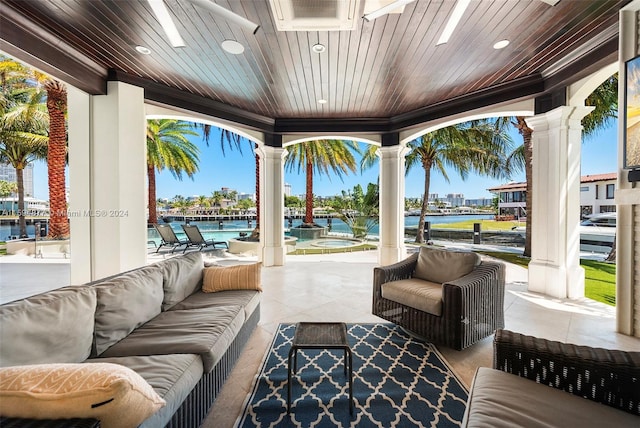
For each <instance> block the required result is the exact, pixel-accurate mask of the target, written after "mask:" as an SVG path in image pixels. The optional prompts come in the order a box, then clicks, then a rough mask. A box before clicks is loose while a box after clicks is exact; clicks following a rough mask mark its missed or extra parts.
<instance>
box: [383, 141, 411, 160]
mask: <svg viewBox="0 0 640 428" xmlns="http://www.w3.org/2000/svg"><path fill="white" fill-rule="evenodd" d="M407 153H409V148H408V147H407V146H406V144H398V145H396V146H383V147H378V150H376V154H377V155H378V156H379V157H380V158H394V157H400V156H406V155H407Z"/></svg>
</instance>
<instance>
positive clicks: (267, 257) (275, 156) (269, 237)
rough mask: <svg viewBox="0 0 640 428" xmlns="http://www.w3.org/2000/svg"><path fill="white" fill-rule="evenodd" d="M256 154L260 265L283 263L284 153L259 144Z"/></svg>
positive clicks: (276, 148) (278, 149) (277, 148)
mask: <svg viewBox="0 0 640 428" xmlns="http://www.w3.org/2000/svg"><path fill="white" fill-rule="evenodd" d="M257 150H258V152H259V154H260V162H261V168H260V193H261V195H260V245H261V246H262V264H263V265H264V266H283V265H284V261H285V254H286V248H285V245H284V157H285V155H286V153H287V151H286V150H285V149H283V148H280V147H270V146H262V147H261V148H259V149H257Z"/></svg>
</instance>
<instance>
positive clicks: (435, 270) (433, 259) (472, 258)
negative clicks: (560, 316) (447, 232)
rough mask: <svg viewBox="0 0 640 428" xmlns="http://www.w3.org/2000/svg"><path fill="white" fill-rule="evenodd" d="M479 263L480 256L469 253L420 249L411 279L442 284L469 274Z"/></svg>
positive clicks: (427, 248)
mask: <svg viewBox="0 0 640 428" xmlns="http://www.w3.org/2000/svg"><path fill="white" fill-rule="evenodd" d="M480 261H481V260H480V256H478V255H477V254H476V253H472V252H470V251H451V250H443V249H438V248H429V247H421V248H420V254H419V255H418V263H417V264H416V268H415V270H414V272H413V277H414V278H419V279H423V280H425V281H430V282H436V283H439V284H442V283H445V282H449V281H454V280H456V279H458V278H461V277H463V276H465V275H467V274H469V273H471V271H472V270H473V269H474V268H475V267H476V266H478V265H479V264H480Z"/></svg>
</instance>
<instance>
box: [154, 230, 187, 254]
mask: <svg viewBox="0 0 640 428" xmlns="http://www.w3.org/2000/svg"><path fill="white" fill-rule="evenodd" d="M153 227H155V228H156V230H157V231H158V233H159V234H160V238H161V239H162V242H161V243H160V245H158V248H157V249H156V253H157V252H158V251H160V248H162V247H172V248H171V252H172V253H173V252H174V251H175V250H176V248H178V247H181V246H183V245H186V246H188V245H189V241H185V240H181V239H179V238H178V237H177V236H176V233H175V232H174V231H173V229H172V228H171V226H170V225H168V224H154V225H153Z"/></svg>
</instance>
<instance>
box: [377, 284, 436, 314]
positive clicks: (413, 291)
mask: <svg viewBox="0 0 640 428" xmlns="http://www.w3.org/2000/svg"><path fill="white" fill-rule="evenodd" d="M382 297H384V298H385V299H389V300H393V301H394V302H398V303H401V304H403V305H406V306H410V307H412V308H415V309H418V310H420V311H423V312H428V313H430V314H433V315H437V316H440V315H442V284H436V283H435V282H429V281H424V280H422V279H417V278H409V279H403V280H400V281H391V282H387V283H384V284H382Z"/></svg>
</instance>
